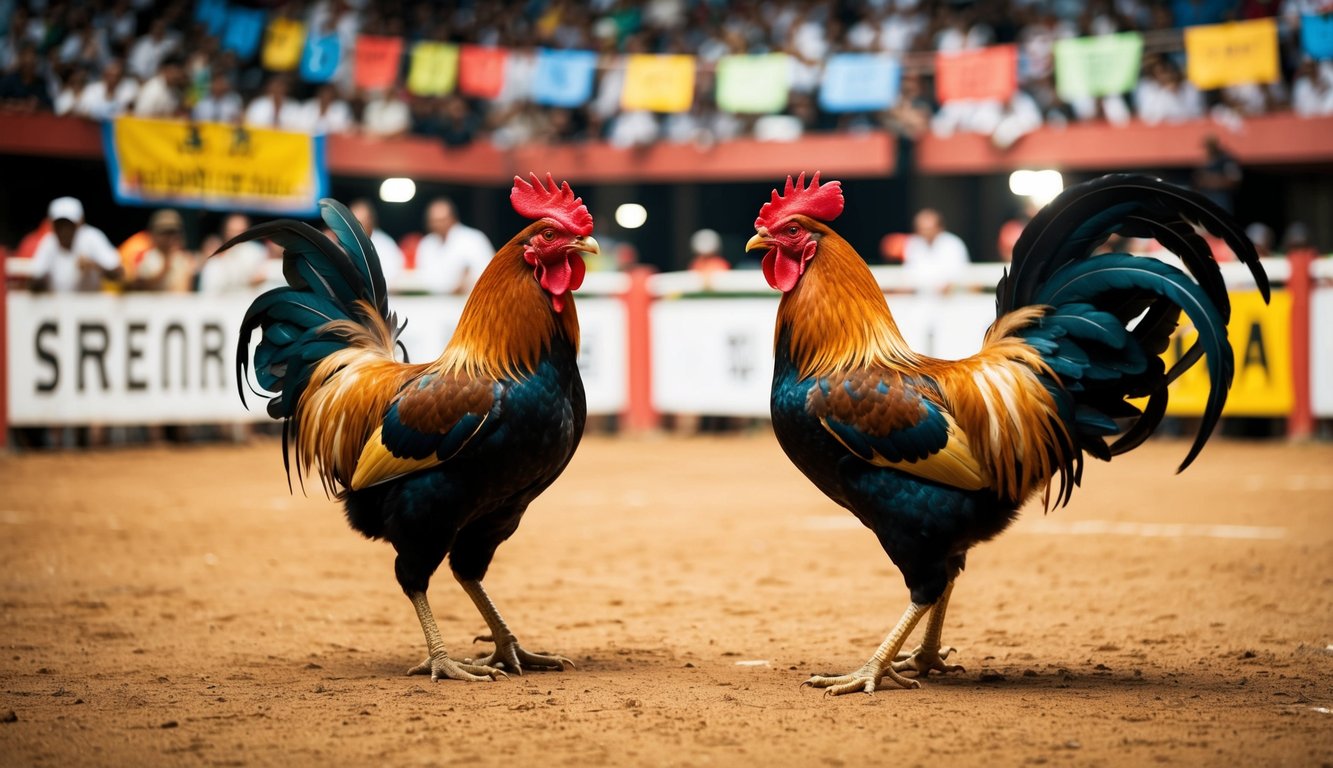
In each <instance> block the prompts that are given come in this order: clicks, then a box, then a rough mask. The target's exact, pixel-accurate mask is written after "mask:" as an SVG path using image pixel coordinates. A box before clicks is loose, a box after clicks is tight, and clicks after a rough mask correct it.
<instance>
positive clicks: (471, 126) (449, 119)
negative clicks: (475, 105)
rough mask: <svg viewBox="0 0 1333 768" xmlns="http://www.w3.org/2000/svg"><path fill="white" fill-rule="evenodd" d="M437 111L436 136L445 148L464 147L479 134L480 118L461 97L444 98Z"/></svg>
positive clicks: (455, 95)
mask: <svg viewBox="0 0 1333 768" xmlns="http://www.w3.org/2000/svg"><path fill="white" fill-rule="evenodd" d="M439 110H440V112H439V117H438V121H437V123H436V135H438V136H439V137H440V140H441V141H443V142H444V145H445V146H446V147H465V146H467V145H468V144H471V143H472V142H473V141H474V140H476V138H477V135H478V134H480V133H481V118H480V117H479V116H478V115H477V113H476V112H475V111H474V110H473V109H472V106H471V105H470V104H468V102H467V99H464V98H463V97H462V96H459V95H457V94H454V95H451V96H446V97H445V98H444V100H443V102H442V103H441V104H440V107H439Z"/></svg>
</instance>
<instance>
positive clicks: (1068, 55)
mask: <svg viewBox="0 0 1333 768" xmlns="http://www.w3.org/2000/svg"><path fill="white" fill-rule="evenodd" d="M1142 59H1143V35H1140V34H1139V33H1137V32H1122V33H1120V34H1118V35H1098V36H1096V37H1077V38H1066V39H1064V40H1058V41H1056V43H1055V88H1056V91H1057V92H1058V93H1059V94H1060V98H1062V99H1065V100H1071V99H1080V98H1086V97H1089V96H1111V95H1114V94H1119V93H1126V92H1128V91H1132V90H1134V86H1135V85H1137V84H1138V82H1139V69H1140V66H1141V64H1142Z"/></svg>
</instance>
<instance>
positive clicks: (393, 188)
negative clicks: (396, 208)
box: [380, 177, 417, 203]
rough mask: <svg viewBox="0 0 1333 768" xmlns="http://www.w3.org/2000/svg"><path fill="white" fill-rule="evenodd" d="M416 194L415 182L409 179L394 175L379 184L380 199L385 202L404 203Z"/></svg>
mask: <svg viewBox="0 0 1333 768" xmlns="http://www.w3.org/2000/svg"><path fill="white" fill-rule="evenodd" d="M416 194H417V184H416V182H415V181H412V180H411V179H404V178H402V177H394V178H392V179H385V180H384V183H383V184H380V199H381V200H383V201H384V202H386V203H406V202H407V201H408V200H411V199H412V198H413V197H415V196H416Z"/></svg>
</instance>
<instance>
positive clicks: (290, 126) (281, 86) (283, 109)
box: [245, 75, 306, 131]
mask: <svg viewBox="0 0 1333 768" xmlns="http://www.w3.org/2000/svg"><path fill="white" fill-rule="evenodd" d="M290 90H291V83H290V81H289V80H288V79H287V76H286V75H274V76H273V77H271V78H269V81H268V84H267V85H265V87H264V93H263V95H261V96H256V97H255V99H254V101H251V102H250V106H248V107H246V108H245V124H246V126H248V127H251V128H276V129H278V130H282V131H301V130H304V129H305V125H306V121H305V115H306V110H305V107H303V106H302V105H301V104H300V102H297V101H295V100H293V99H292V98H291V97H290V95H289V92H290Z"/></svg>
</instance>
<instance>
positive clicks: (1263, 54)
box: [1185, 18, 1279, 90]
mask: <svg viewBox="0 0 1333 768" xmlns="http://www.w3.org/2000/svg"><path fill="white" fill-rule="evenodd" d="M1185 74H1186V76H1187V77H1189V81H1190V82H1191V83H1194V86H1195V87H1196V88H1201V89H1204V90H1210V89H1213V88H1222V87H1224V86H1228V85H1249V84H1251V83H1271V82H1274V81H1276V80H1277V79H1278V77H1279V72H1278V54H1277V20H1276V19H1273V18H1267V19H1255V20H1253V21H1242V22H1237V23H1234V24H1209V25H1206V26H1199V27H1186V28H1185Z"/></svg>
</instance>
